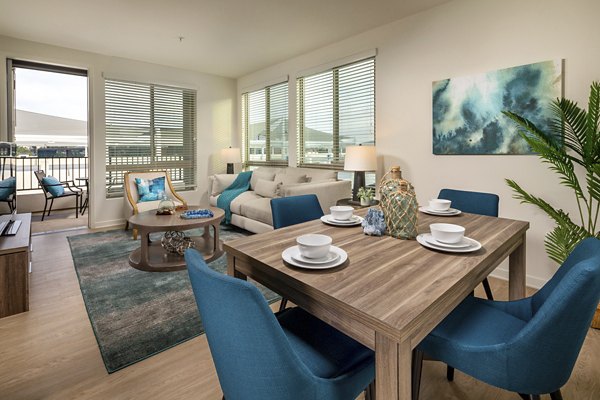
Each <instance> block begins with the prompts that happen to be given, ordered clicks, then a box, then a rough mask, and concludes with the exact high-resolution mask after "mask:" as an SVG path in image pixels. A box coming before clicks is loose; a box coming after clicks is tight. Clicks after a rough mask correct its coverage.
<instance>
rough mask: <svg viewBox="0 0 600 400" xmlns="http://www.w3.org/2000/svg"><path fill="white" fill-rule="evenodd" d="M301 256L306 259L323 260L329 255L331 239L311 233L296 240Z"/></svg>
mask: <svg viewBox="0 0 600 400" xmlns="http://www.w3.org/2000/svg"><path fill="white" fill-rule="evenodd" d="M296 243H298V248H299V249H300V254H302V256H304V257H306V258H323V257H325V256H327V254H329V248H330V247H331V237H329V236H327V235H319V234H316V233H309V234H307V235H302V236H298V237H297V238H296Z"/></svg>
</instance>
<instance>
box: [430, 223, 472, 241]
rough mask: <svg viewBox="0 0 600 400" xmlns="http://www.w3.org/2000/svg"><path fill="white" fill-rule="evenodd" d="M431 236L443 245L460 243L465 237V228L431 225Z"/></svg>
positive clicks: (450, 225)
mask: <svg viewBox="0 0 600 400" xmlns="http://www.w3.org/2000/svg"><path fill="white" fill-rule="evenodd" d="M429 229H430V230H431V235H432V236H433V238H434V239H435V240H437V241H438V242H442V243H458V242H460V241H461V240H462V238H463V237H464V236H465V228H464V227H462V226H460V225H454V224H431V225H429Z"/></svg>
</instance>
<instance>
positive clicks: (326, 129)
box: [297, 58, 375, 169]
mask: <svg viewBox="0 0 600 400" xmlns="http://www.w3.org/2000/svg"><path fill="white" fill-rule="evenodd" d="M297 85H298V131H299V137H298V148H299V164H300V165H303V166H319V165H323V164H326V165H330V166H331V167H334V168H338V169H341V168H343V164H344V156H345V149H346V146H353V145H358V144H371V145H373V144H374V143H375V59H374V58H369V59H366V60H362V61H359V62H356V63H352V64H349V65H345V66H341V67H336V68H334V69H332V70H329V71H326V72H322V73H319V74H316V75H312V76H306V77H301V78H298V82H297Z"/></svg>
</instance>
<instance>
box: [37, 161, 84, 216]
mask: <svg viewBox="0 0 600 400" xmlns="http://www.w3.org/2000/svg"><path fill="white" fill-rule="evenodd" d="M33 174H34V175H35V177H36V178H37V180H38V183H39V185H40V187H41V188H42V191H43V192H44V197H45V203H44V211H43V212H42V221H43V220H44V218H45V217H46V209H48V214H47V215H48V216H50V212H51V211H52V206H53V205H54V199H63V198H66V197H71V196H75V218H79V204H81V194H82V192H81V189H79V188H78V187H77V185H75V182H73V181H64V182H60V181H59V180H58V179H56V178H55V177H53V176H46V173H45V172H44V171H43V170H38V171H35V172H34V173H33ZM48 201H50V207H48Z"/></svg>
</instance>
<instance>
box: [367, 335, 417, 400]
mask: <svg viewBox="0 0 600 400" xmlns="http://www.w3.org/2000/svg"><path fill="white" fill-rule="evenodd" d="M411 365H412V349H411V347H410V343H409V342H402V343H398V342H396V341H394V340H391V339H389V338H387V337H386V336H384V335H382V334H380V333H377V332H376V333H375V385H376V389H375V393H376V395H377V398H378V399H385V400H388V399H389V400H411V390H412V389H411V383H412V378H411V372H412V369H411Z"/></svg>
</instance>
